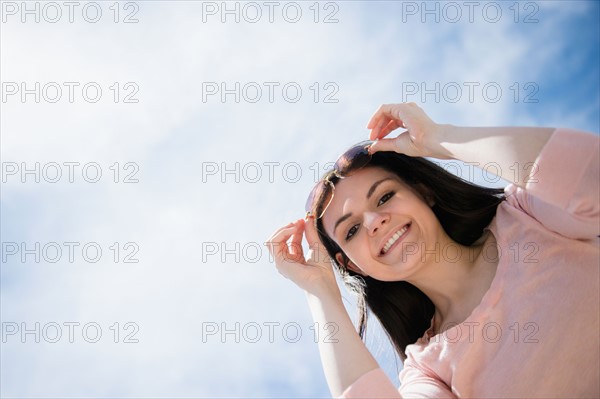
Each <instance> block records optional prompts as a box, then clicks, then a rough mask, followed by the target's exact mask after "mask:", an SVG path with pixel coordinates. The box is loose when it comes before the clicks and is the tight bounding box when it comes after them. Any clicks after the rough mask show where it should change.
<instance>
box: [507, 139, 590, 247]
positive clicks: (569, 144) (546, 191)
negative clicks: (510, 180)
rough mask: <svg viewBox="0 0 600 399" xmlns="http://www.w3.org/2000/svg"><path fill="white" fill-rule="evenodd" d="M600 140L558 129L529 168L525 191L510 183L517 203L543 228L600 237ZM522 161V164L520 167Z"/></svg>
mask: <svg viewBox="0 0 600 399" xmlns="http://www.w3.org/2000/svg"><path fill="white" fill-rule="evenodd" d="M599 154H600V138H599V136H598V135H595V134H591V133H586V132H582V131H578V130H574V129H564V128H560V129H556V130H555V131H554V133H553V134H552V136H551V137H550V139H549V140H548V142H547V143H546V145H545V146H544V148H543V149H542V151H541V152H540V154H539V156H538V157H537V159H536V161H535V165H536V166H535V167H533V168H528V170H529V171H530V178H529V180H528V182H527V184H526V186H525V189H522V188H520V187H517V186H516V185H514V184H511V185H509V186H508V187H506V189H505V192H506V194H507V195H511V194H516V199H517V201H518V203H519V205H520V207H521V208H522V209H523V210H524V211H525V212H527V213H528V214H530V215H531V216H533V217H534V218H535V219H537V220H538V221H539V222H540V223H542V224H543V225H544V226H545V227H546V228H547V229H549V230H552V231H555V232H557V233H559V234H561V235H563V236H566V237H569V238H574V239H591V238H595V237H597V236H598V235H600V198H599V191H600V188H599V180H600V161H599V157H600V155H599ZM524 166H525V165H520V168H521V170H523V167H524Z"/></svg>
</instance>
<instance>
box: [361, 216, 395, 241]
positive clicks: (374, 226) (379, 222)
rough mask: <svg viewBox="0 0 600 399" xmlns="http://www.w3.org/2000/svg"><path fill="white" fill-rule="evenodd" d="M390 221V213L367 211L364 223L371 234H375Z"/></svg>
mask: <svg viewBox="0 0 600 399" xmlns="http://www.w3.org/2000/svg"><path fill="white" fill-rule="evenodd" d="M388 222H389V215H387V214H385V213H379V212H365V215H364V222H363V225H364V226H365V228H366V229H367V232H368V233H369V235H371V236H373V235H375V234H376V233H377V232H378V231H379V228H380V227H381V226H383V225H384V224H385V223H388Z"/></svg>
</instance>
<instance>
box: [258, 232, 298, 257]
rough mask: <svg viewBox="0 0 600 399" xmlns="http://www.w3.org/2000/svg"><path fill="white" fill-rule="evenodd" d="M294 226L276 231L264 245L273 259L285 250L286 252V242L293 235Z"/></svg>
mask: <svg viewBox="0 0 600 399" xmlns="http://www.w3.org/2000/svg"><path fill="white" fill-rule="evenodd" d="M295 229H296V226H294V225H292V226H290V227H284V228H281V229H280V230H278V231H277V232H276V233H275V234H274V235H273V236H272V237H271V238H269V240H268V241H267V242H266V243H265V245H266V246H267V248H269V252H271V255H272V256H273V257H277V255H278V254H279V253H280V252H281V251H282V250H283V249H284V248H285V249H286V251H287V243H286V242H287V240H288V239H289V238H290V237H291V235H292V234H293V233H294V230H295Z"/></svg>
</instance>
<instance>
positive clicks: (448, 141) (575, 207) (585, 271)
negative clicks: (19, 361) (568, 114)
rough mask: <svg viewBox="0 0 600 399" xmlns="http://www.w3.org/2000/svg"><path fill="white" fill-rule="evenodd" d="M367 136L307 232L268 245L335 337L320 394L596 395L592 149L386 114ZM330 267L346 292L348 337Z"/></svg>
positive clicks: (599, 384)
mask: <svg viewBox="0 0 600 399" xmlns="http://www.w3.org/2000/svg"><path fill="white" fill-rule="evenodd" d="M398 127H404V128H406V129H407V132H405V133H402V134H400V135H399V136H398V137H397V138H395V139H389V138H384V137H385V136H387V135H388V134H389V133H390V132H391V131H393V130H394V129H396V128H398ZM368 128H370V129H371V136H370V139H371V140H374V139H375V140H376V141H375V142H374V143H373V144H371V145H365V144H360V145H358V146H356V147H353V148H352V149H350V150H349V151H348V152H346V153H345V154H344V155H343V156H342V157H341V158H340V159H339V160H338V162H337V163H336V164H335V167H334V169H333V170H332V171H331V172H329V173H327V174H326V175H325V176H324V178H323V179H322V180H321V181H320V182H319V183H318V184H317V185H316V186H315V188H314V189H313V191H312V192H311V195H310V196H309V199H308V202H307V211H308V214H307V218H306V220H304V219H299V220H297V221H295V222H292V223H290V224H288V225H287V226H284V227H282V228H281V229H279V230H277V231H276V232H275V233H274V234H273V236H272V237H271V238H270V239H269V240H268V242H267V246H268V247H269V250H270V251H271V253H272V255H273V256H274V259H275V263H276V266H277V269H278V271H279V272H280V273H281V274H283V275H284V276H285V277H287V278H289V279H291V280H292V281H293V282H294V283H296V284H297V285H298V286H299V287H300V288H302V289H303V290H304V291H305V292H306V294H307V298H308V302H309V306H310V308H311V311H312V314H313V318H314V320H315V321H316V322H319V323H321V325H324V323H335V324H336V325H337V327H338V328H339V330H338V332H337V334H336V335H335V338H336V339H335V340H333V341H335V342H320V343H319V350H320V353H321V359H322V363H323V368H324V371H325V376H326V378H327V382H328V384H329V387H330V390H331V392H332V394H333V395H334V396H336V397H339V396H341V397H347V398H354V397H356V398H358V397H422V398H425V397H427V398H429V397H431V398H440V397H478V398H483V397H495V398H507V397H600V349H599V348H600V345H599V335H600V325H599V314H600V281H599V279H600V267H599V264H600V249H599V248H600V240H599V234H600V204H599V202H600V200H599V191H600V190H599V169H600V161H599V153H600V140H599V138H598V136H596V135H593V134H590V133H585V132H580V131H575V130H572V129H553V128H500V127H498V128H495V127H494V128H465V127H455V126H452V125H441V124H436V123H434V122H433V121H432V120H431V119H430V118H429V117H428V116H427V115H426V114H425V113H424V112H423V111H422V110H421V109H420V108H419V107H418V106H417V105H415V104H413V103H410V104H395V105H383V106H382V107H380V109H379V110H378V111H377V112H376V113H375V114H374V115H373V117H372V119H371V121H370V122H369V124H368ZM422 157H433V158H438V159H457V160H462V161H465V162H475V164H474V165H479V166H486V165H488V167H486V170H487V171H490V169H491V168H490V167H489V165H493V167H494V168H495V169H494V170H496V171H497V174H498V175H499V176H501V177H502V178H504V179H505V180H507V181H509V182H511V184H509V185H508V186H507V187H506V188H505V189H504V190H502V189H488V188H483V187H478V186H475V185H473V184H470V183H468V182H465V181H462V180H460V179H458V178H456V177H454V176H453V175H451V174H449V173H447V172H445V171H444V170H443V169H442V168H440V167H438V166H436V165H435V164H433V163H432V162H429V161H427V160H425V159H423V158H422ZM523 172H527V173H523ZM303 237H305V238H306V240H307V242H308V244H309V247H310V253H309V254H308V256H306V257H305V255H304V254H303V252H302V247H301V242H302V238H303ZM332 264H333V265H335V266H336V268H337V269H338V271H339V272H340V273H341V275H342V276H343V278H344V281H345V282H346V283H347V284H348V285H349V287H350V288H351V289H352V290H353V291H355V292H357V293H358V296H359V311H360V314H359V316H360V317H359V328H358V330H359V331H358V333H357V332H356V330H355V329H354V326H353V325H352V322H351V320H350V318H349V316H348V314H347V313H346V311H345V307H344V305H343V303H342V298H341V295H340V290H339V288H338V286H337V284H336V279H335V275H334V271H333V268H332ZM367 310H370V311H371V312H373V313H374V314H375V315H376V316H377V317H378V319H379V320H380V322H381V324H382V326H383V328H384V329H385V330H386V332H387V334H388V336H389V337H390V339H391V341H392V343H393V344H394V346H395V348H396V350H397V351H398V353H399V355H400V356H401V358H402V359H403V363H404V364H403V369H402V371H401V373H400V381H401V386H400V388H399V390H397V389H396V388H395V387H394V386H393V385H392V383H391V381H390V380H389V379H388V378H387V377H386V376H385V374H384V373H383V371H382V370H381V369H380V368H379V366H378V365H377V362H376V361H375V360H374V358H373V357H372V356H371V354H370V353H369V351H368V350H367V348H366V347H365V345H364V344H363V342H362V340H361V337H362V336H364V333H365V325H366V324H365V322H366V315H367V313H366V312H367Z"/></svg>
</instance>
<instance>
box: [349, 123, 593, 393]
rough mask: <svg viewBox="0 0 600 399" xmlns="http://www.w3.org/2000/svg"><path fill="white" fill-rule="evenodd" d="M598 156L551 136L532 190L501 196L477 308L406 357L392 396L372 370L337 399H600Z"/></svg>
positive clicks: (569, 136) (576, 135)
mask: <svg viewBox="0 0 600 399" xmlns="http://www.w3.org/2000/svg"><path fill="white" fill-rule="evenodd" d="M599 153H600V139H599V137H598V136H596V135H592V134H589V133H584V132H579V131H576V130H572V129H556V130H555V131H554V133H553V135H552V136H551V138H550V140H549V141H548V143H547V144H546V145H545V146H544V148H543V150H542V152H541V153H540V155H539V157H538V159H537V160H536V163H537V165H538V169H537V171H535V170H534V172H535V173H534V175H533V178H535V179H537V182H529V183H527V185H526V188H525V189H523V188H519V187H517V186H515V185H513V184H510V185H509V186H507V187H506V188H505V193H506V195H507V200H506V201H504V202H503V203H502V204H501V205H499V207H498V209H497V212H496V217H495V218H494V219H493V220H492V222H491V223H490V225H489V226H488V227H487V229H489V230H490V231H491V232H492V233H493V234H494V236H495V238H496V240H497V242H498V252H499V263H498V268H497V271H496V276H495V277H494V280H493V281H492V284H491V286H490V288H489V290H488V291H487V292H486V294H485V295H484V297H483V299H482V301H481V303H480V304H479V305H478V306H477V307H476V308H475V309H474V310H473V312H472V313H471V315H470V316H469V317H468V318H467V319H466V320H465V321H464V322H463V323H461V324H458V325H455V326H453V327H451V328H449V329H448V330H446V331H444V332H442V333H440V334H437V335H435V336H433V337H431V336H430V333H431V331H432V328H430V329H429V330H428V331H427V332H426V333H425V334H424V335H423V337H422V338H420V339H419V340H418V341H417V342H416V343H415V344H412V345H409V346H408V347H407V348H406V355H407V359H406V361H405V362H404V367H403V369H402V371H401V372H400V381H401V386H400V389H399V390H398V389H396V388H395V387H394V386H393V384H392V382H391V381H390V379H389V378H387V376H386V375H385V373H384V372H383V371H382V370H381V369H380V368H378V369H375V370H372V371H370V372H368V373H366V374H364V375H363V376H361V377H360V378H359V379H358V380H357V381H355V382H354V383H353V384H352V385H351V386H350V387H348V388H347V389H346V391H344V393H343V395H342V397H344V398H365V397H369V398H375V397H376V398H381V397H385V398H398V397H405V398H406V397H411V398H412V397H419V398H454V397H461V398H462V397H477V398H489V397H494V398H516V397H519V398H525V397H527V398H531V397H571V398H572V397H593V398H598V397H600V350H599V348H600V345H599V336H600V325H599V315H600V271H599V270H600V249H599V248H600V245H599V244H600V239H599V238H598V235H599V234H600V209H599V208H600V204H599V202H600V200H599V191H600V190H599V180H600V177H599V174H600V161H599ZM521 169H522V167H521ZM490 252H491V251H490ZM432 327H433V325H432Z"/></svg>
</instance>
